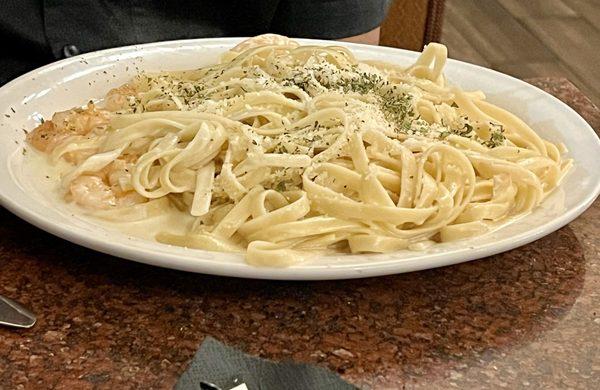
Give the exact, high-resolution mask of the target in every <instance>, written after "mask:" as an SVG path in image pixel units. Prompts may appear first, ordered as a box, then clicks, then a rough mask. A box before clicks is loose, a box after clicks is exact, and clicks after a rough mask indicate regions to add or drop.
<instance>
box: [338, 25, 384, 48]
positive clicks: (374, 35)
mask: <svg viewBox="0 0 600 390" xmlns="http://www.w3.org/2000/svg"><path fill="white" fill-rule="evenodd" d="M380 30H381V28H380V27H377V28H375V29H373V30H371V31H369V32H366V33H364V34H360V35H355V36H353V37H348V38H340V39H338V41H343V42H354V43H366V44H368V45H379V33H380Z"/></svg>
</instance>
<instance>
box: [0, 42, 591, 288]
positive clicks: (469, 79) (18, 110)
mask: <svg viewBox="0 0 600 390" xmlns="http://www.w3.org/2000/svg"><path fill="white" fill-rule="evenodd" d="M240 40H241V39H240V38H218V39H197V40H185V41H172V42H161V43H153V44H146V45H137V46H130V47H123V48H116V49H110V50H104V51H99V52H94V53H88V54H84V55H80V56H77V57H73V58H69V59H66V60H62V61H59V62H56V63H53V64H50V65H47V66H44V67H42V68H39V69H37V70H34V71H32V72H29V73H27V74H26V75H23V76H21V77H19V78H18V79H16V80H14V81H12V82H10V83H8V84H6V85H5V86H3V87H2V88H0V115H1V122H0V201H1V203H2V205H3V206H4V207H6V208H7V209H9V210H10V211H12V212H13V213H15V214H16V215H18V216H19V217H21V218H23V219H25V220H26V221H28V222H30V223H32V224H34V225H36V226H38V227H40V228H42V229H44V230H46V231H48V232H50V233H52V234H55V235H57V236H59V237H62V238H64V239H66V240H69V241H72V242H74V243H77V244H80V245H83V246H86V247H88V248H91V249H94V250H97V251H101V252H104V253H108V254H111V255H115V256H119V257H122V258H125V259H130V260H135V261H139V262H142V263H147V264H152V265H157V266H162V267H167V268H175V269H180V270H185V271H192V272H201V273H207V274H215V275H227V276H238V277H246V278H264V279H299V280H315V279H347V278H359V277H366V276H377V275H386V274H393V273H400V272H410V271H416V270H422V269H427V268H434V267H441V266H445V265H450V264H456V263H461V262H465V261H469V260H474V259H478V258H481V257H485V256H490V255H493V254H496V253H500V252H503V251H506V250H509V249H512V248H516V247H518V246H521V245H524V244H527V243H529V242H531V241H534V240H536V239H538V238H540V237H542V236H544V235H547V234H549V233H551V232H553V231H555V230H557V229H559V228H560V227H562V226H564V225H566V224H567V223H569V222H570V221H572V220H573V219H574V218H575V217H577V216H578V215H579V214H581V213H582V212H583V211H584V210H585V209H586V208H587V207H588V206H589V205H590V204H591V203H592V202H593V200H594V199H595V198H596V197H597V196H598V193H599V192H600V169H598V162H597V161H598V156H600V141H599V139H598V137H597V136H596V134H595V133H594V131H593V130H592V129H591V128H590V126H589V125H588V124H587V123H586V122H585V121H584V120H583V119H582V118H581V117H580V116H579V115H578V114H577V113H575V111H573V110H572V109H571V108H569V107H568V106H567V105H566V104H564V103H562V102H561V101H559V100H558V99H556V98H554V97H552V96H551V95H549V94H547V93H545V92H543V91H541V90H539V89H537V88H535V87H533V86H531V85H529V84H527V83H525V82H523V81H520V80H517V79H515V78H512V77H510V76H507V75H504V74H501V73H498V72H495V71H492V70H489V69H485V68H482V67H479V66H475V65H471V64H467V63H463V62H459V61H453V60H450V61H449V63H448V66H447V69H446V75H447V76H448V79H449V80H450V81H451V82H452V83H454V84H457V85H459V86H461V87H462V88H464V89H468V90H469V89H481V90H483V91H484V92H485V93H486V94H487V96H488V99H489V101H491V102H493V103H495V104H497V105H499V106H501V107H504V108H506V109H508V110H510V111H512V112H513V113H516V114H517V115H518V116H520V117H521V118H522V119H524V120H525V121H526V122H527V123H528V124H530V125H531V126H532V127H533V128H534V129H535V130H536V131H537V132H538V133H539V134H540V135H541V136H543V137H544V138H547V139H549V140H551V141H553V142H563V143H564V144H565V145H566V146H567V147H568V149H569V150H570V152H569V156H570V157H572V158H573V159H574V160H575V166H574V168H573V170H572V171H571V172H570V173H569V175H568V176H567V177H566V179H565V180H564V182H563V183H562V185H561V187H560V188H558V189H557V190H556V191H555V192H554V193H553V194H552V195H551V196H550V197H548V199H546V200H545V201H544V203H543V204H542V206H541V207H539V208H538V209H536V210H535V211H534V212H533V213H531V214H529V215H527V216H525V217H523V218H521V219H519V220H518V221H516V222H515V223H512V224H510V225H507V226H505V227H503V228H502V229H499V230H497V231H495V232H493V233H489V234H486V235H484V236H481V237H477V238H473V239H470V240H464V241H458V242H451V243H445V244H440V245H438V246H435V247H434V248H431V249H429V250H426V251H422V252H411V251H400V252H395V253H391V254H385V255H369V254H362V255H341V256H321V257H317V258H315V259H313V260H311V261H310V262H307V263H303V264H298V265H295V266H292V267H289V268H267V267H253V266H250V265H247V264H246V263H245V262H244V260H243V257H242V256H240V255H234V254H228V253H217V252H208V251H201V250H195V249H187V248H180V247H174V246H170V245H164V244H159V243H157V242H153V241H148V240H143V239H140V238H135V237H130V236H127V235H125V234H123V233H120V232H117V231H114V230H110V229H108V228H104V227H101V226H99V225H97V224H95V223H94V222H93V221H90V220H87V219H85V218H82V217H80V216H78V215H75V214H74V213H73V212H72V210H71V209H69V207H67V206H66V205H65V204H63V203H60V202H57V201H55V200H54V199H52V197H49V196H47V191H46V190H44V185H43V183H42V182H43V179H41V177H42V176H40V174H39V172H31V169H30V166H28V165H27V164H26V163H24V162H25V161H26V160H27V157H26V156H25V157H24V155H23V153H22V151H23V147H24V146H25V135H24V132H23V130H22V129H32V128H34V127H35V126H36V125H37V122H38V121H39V117H40V116H43V117H50V116H51V115H52V113H54V112H55V111H61V110H65V109H68V108H70V107H73V106H79V105H82V104H84V103H85V102H87V101H88V100H89V99H90V98H101V97H102V96H104V94H105V93H106V92H107V91H108V90H109V89H110V88H112V87H114V86H117V85H120V84H122V83H125V82H126V81H128V80H129V79H130V78H131V77H132V76H134V75H135V73H136V72H137V71H138V70H148V71H158V70H178V69H190V68H197V67H200V66H203V65H208V64H210V63H214V62H215V61H216V59H217V57H218V55H219V54H220V53H222V52H223V51H225V50H226V49H228V48H230V47H232V46H234V45H235V44H237V43H238V42H239V41H240ZM300 41H301V42H303V43H305V44H319V45H327V44H329V45H330V44H332V43H331V42H328V41H315V40H300ZM335 44H336V45H343V46H347V47H349V48H351V49H352V51H353V52H354V53H355V54H356V55H357V56H358V57H359V58H361V59H379V60H385V61H390V62H395V63H399V64H409V63H411V62H412V61H414V59H415V58H416V57H417V56H418V53H415V52H410V51H405V50H398V49H393V48H386V47H375V46H366V45H358V44H349V43H339V42H336V43H335ZM28 168H29V169H28Z"/></svg>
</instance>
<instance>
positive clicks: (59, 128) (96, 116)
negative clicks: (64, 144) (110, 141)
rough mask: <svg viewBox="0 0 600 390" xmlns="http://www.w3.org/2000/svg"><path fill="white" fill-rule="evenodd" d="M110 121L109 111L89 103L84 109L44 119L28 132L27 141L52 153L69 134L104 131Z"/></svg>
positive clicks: (39, 148) (58, 113) (75, 109)
mask: <svg viewBox="0 0 600 390" xmlns="http://www.w3.org/2000/svg"><path fill="white" fill-rule="evenodd" d="M108 121H109V114H108V112H107V111H105V110H99V109H97V108H96V107H95V106H94V104H93V103H88V105H87V107H86V108H84V109H82V108H74V109H71V110H67V111H62V112H57V113H56V114H54V115H53V116H52V120H50V121H44V122H43V123H42V124H40V125H39V126H38V127H36V128H35V129H33V131H31V132H30V133H29V134H27V141H28V142H29V143H30V144H31V145H33V147H35V148H36V149H38V150H40V151H42V152H46V153H50V152H52V150H54V148H55V147H56V145H58V143H59V142H60V141H62V140H63V139H65V138H66V137H68V136H71V135H85V134H89V133H90V132H92V131H94V132H101V131H104V130H105V129H106V127H107V125H108Z"/></svg>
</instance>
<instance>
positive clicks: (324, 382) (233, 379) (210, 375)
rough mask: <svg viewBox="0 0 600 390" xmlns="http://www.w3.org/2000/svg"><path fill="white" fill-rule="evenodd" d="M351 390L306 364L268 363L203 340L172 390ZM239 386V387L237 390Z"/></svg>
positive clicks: (216, 342) (332, 376)
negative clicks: (245, 389)
mask: <svg viewBox="0 0 600 390" xmlns="http://www.w3.org/2000/svg"><path fill="white" fill-rule="evenodd" d="M243 384H245V386H246V387H245V388H247V389H248V390H280V389H286V390H295V389H298V390H309V389H327V390H351V389H352V390H354V389H357V388H356V387H355V386H353V385H350V384H349V383H347V382H344V381H343V380H342V379H341V378H340V377H339V376H337V375H336V374H335V373H333V372H331V371H328V370H326V369H324V368H321V367H316V366H312V365H310V364H299V363H292V362H281V363H277V362H272V361H270V360H266V359H261V358H258V357H254V356H250V355H247V354H245V353H243V352H242V351H239V350H237V349H235V348H231V347H228V346H226V345H225V344H222V343H220V342H218V341H217V340H215V339H214V338H212V337H207V338H206V339H204V342H203V343H202V345H201V346H200V349H199V350H198V352H196V355H195V356H194V358H193V359H192V362H191V364H190V365H189V367H188V369H187V371H186V372H184V373H183V375H182V376H181V378H179V381H177V384H176V385H175V389H176V390H231V389H233V388H235V389H236V390H242V389H244V386H243ZM238 386H239V387H238Z"/></svg>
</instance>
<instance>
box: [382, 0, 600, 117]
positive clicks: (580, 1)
mask: <svg viewBox="0 0 600 390" xmlns="http://www.w3.org/2000/svg"><path fill="white" fill-rule="evenodd" d="M420 37H422V39H421V40H420V39H419V38H420ZM432 40H435V41H440V42H442V43H444V44H446V45H447V46H448V49H449V55H450V57H452V58H455V59H458V60H463V61H467V62H471V63H474V64H478V65H483V66H486V67H489V68H492V69H496V70H499V71H501V72H504V73H508V74H510V75H513V76H515V77H518V78H531V77H547V76H555V77H556V76H558V77H565V78H568V79H569V80H570V81H571V82H573V83H574V84H575V85H576V86H577V87H578V88H579V89H581V90H582V91H583V92H584V93H585V94H586V95H587V96H588V97H590V98H591V99H592V101H593V102H594V103H595V104H596V105H597V106H600V0H394V2H393V3H392V5H391V7H390V11H389V13H388V16H387V18H386V20H385V22H384V24H383V25H382V32H381V42H380V43H381V44H382V45H386V46H396V47H405V48H409V49H412V50H420V46H422V44H424V43H427V42H429V41H432Z"/></svg>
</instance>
